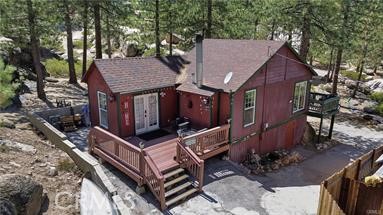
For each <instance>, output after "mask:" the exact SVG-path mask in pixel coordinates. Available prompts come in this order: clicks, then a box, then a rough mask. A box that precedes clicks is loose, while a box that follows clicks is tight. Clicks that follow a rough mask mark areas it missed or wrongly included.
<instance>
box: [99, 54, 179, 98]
mask: <svg viewBox="0 0 383 215" xmlns="http://www.w3.org/2000/svg"><path fill="white" fill-rule="evenodd" d="M94 63H95V65H96V67H97V68H98V70H99V71H100V73H101V75H102V77H103V78H104V80H105V82H106V83H107V85H108V86H109V88H110V89H111V91H112V92H113V93H129V92H137V91H142V90H147V89H155V88H161V87H168V86H174V85H175V83H176V77H177V75H178V74H179V73H180V70H181V69H182V68H183V66H184V64H186V61H185V60H184V59H183V58H182V57H180V56H172V57H160V58H157V57H139V58H124V59H96V60H95V61H94Z"/></svg>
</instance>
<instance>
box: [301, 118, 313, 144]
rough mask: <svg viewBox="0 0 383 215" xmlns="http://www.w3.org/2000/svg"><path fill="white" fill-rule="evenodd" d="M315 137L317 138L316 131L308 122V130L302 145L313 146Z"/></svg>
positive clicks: (306, 129)
mask: <svg viewBox="0 0 383 215" xmlns="http://www.w3.org/2000/svg"><path fill="white" fill-rule="evenodd" d="M315 137H316V133H315V129H314V128H313V126H312V125H311V124H310V123H308V122H306V128H305V133H304V134H303V139H302V144H303V145H308V144H313V142H314V138H315Z"/></svg>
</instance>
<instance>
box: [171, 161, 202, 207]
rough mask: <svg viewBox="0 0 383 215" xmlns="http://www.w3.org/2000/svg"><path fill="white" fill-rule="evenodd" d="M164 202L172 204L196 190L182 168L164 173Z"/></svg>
mask: <svg viewBox="0 0 383 215" xmlns="http://www.w3.org/2000/svg"><path fill="white" fill-rule="evenodd" d="M164 178H165V184H164V187H165V204H166V207H169V206H170V205H173V204H175V203H177V202H179V201H181V200H185V199H186V198H187V197H189V196H190V195H192V194H193V193H195V192H197V191H198V189H197V188H195V186H194V181H192V180H191V177H190V176H189V175H188V174H187V173H186V172H185V170H184V169H183V168H176V169H172V170H170V171H167V172H165V173H164Z"/></svg>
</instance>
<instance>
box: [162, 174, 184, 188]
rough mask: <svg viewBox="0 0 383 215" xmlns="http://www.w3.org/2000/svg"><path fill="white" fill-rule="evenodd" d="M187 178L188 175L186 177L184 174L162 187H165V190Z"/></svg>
mask: <svg viewBox="0 0 383 215" xmlns="http://www.w3.org/2000/svg"><path fill="white" fill-rule="evenodd" d="M187 178H189V176H188V175H186V174H184V175H181V176H179V177H177V178H175V179H173V180H171V181H168V182H165V185H164V187H165V189H166V188H167V187H169V186H171V185H173V184H176V183H178V182H180V181H182V180H184V179H187Z"/></svg>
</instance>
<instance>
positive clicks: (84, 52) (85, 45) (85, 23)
mask: <svg viewBox="0 0 383 215" xmlns="http://www.w3.org/2000/svg"><path fill="white" fill-rule="evenodd" d="M83 27H84V33H83V47H82V76H83V77H84V75H85V73H86V69H87V65H86V64H87V59H86V57H87V50H88V0H84V17H83Z"/></svg>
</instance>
